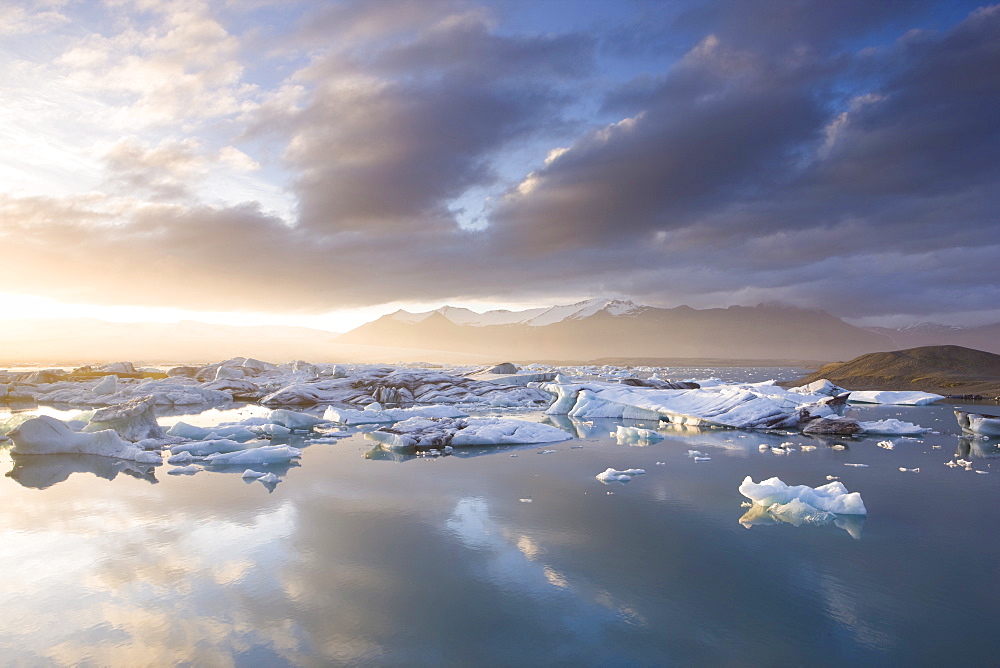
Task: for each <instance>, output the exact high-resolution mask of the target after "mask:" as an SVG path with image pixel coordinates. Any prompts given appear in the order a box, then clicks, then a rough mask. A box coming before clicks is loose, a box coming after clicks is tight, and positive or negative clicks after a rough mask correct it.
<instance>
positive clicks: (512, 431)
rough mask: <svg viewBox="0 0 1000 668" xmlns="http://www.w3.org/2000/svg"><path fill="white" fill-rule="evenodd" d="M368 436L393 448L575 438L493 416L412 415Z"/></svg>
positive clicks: (537, 425) (555, 431) (528, 442)
mask: <svg viewBox="0 0 1000 668" xmlns="http://www.w3.org/2000/svg"><path fill="white" fill-rule="evenodd" d="M365 437H366V438H368V439H370V440H373V441H378V442H379V443H384V444H386V445H388V446H389V447H392V448H438V447H444V446H446V445H452V446H467V445H513V444H535V443H555V442H558V441H566V440H569V439H571V438H573V437H572V436H571V435H569V434H567V433H566V432H565V431H563V430H562V429H559V428H558V427H553V426H551V425H546V424H539V423H537V422H527V421H524V420H510V419H504V418H493V417H479V418H465V419H452V418H423V417H413V418H409V419H407V420H403V421H402V422H398V423H396V424H395V425H394V426H392V427H380V428H379V429H376V430H375V431H371V432H368V433H367V434H365Z"/></svg>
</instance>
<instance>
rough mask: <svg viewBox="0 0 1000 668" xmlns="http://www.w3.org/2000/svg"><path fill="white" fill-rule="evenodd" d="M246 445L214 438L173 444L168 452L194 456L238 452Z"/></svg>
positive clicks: (244, 448)
mask: <svg viewBox="0 0 1000 668" xmlns="http://www.w3.org/2000/svg"><path fill="white" fill-rule="evenodd" d="M247 447H248V446H247V445H246V443H240V442H238V441H232V440H229V439H228V438H216V439H209V440H206V441H194V442H192V443H181V444H179V445H173V446H171V447H170V452H171V454H174V455H179V454H181V453H182V452H187V453H189V454H191V455H193V456H195V457H205V456H206V455H214V454H218V453H220V452H239V451H241V450H246V449H247Z"/></svg>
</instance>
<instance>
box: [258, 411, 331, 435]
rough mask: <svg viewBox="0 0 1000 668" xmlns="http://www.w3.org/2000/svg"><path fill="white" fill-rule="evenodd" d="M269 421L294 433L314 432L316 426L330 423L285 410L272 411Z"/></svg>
mask: <svg viewBox="0 0 1000 668" xmlns="http://www.w3.org/2000/svg"><path fill="white" fill-rule="evenodd" d="M269 419H270V421H271V422H272V423H273V424H278V425H281V426H282V427H286V428H287V429H290V430H292V431H312V429H313V427H315V426H316V425H318V424H323V423H325V422H329V420H326V419H324V418H318V417H316V416H315V415H309V414H308V413H300V412H298V411H290V410H288V409H285V408H276V409H274V410H273V411H271V415H270V417H269Z"/></svg>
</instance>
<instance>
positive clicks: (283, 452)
mask: <svg viewBox="0 0 1000 668" xmlns="http://www.w3.org/2000/svg"><path fill="white" fill-rule="evenodd" d="M301 456H302V451H301V450H299V449H298V448H293V447H291V446H290V445H262V446H260V447H259V448H250V449H247V450H239V451H236V452H220V453H216V454H212V455H208V456H206V457H205V463H206V464H208V465H210V466H248V465H255V464H263V465H266V464H284V463H286V462H290V461H291V460H292V459H295V458H296V457H301Z"/></svg>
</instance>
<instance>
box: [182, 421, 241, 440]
mask: <svg viewBox="0 0 1000 668" xmlns="http://www.w3.org/2000/svg"><path fill="white" fill-rule="evenodd" d="M167 434H169V435H170V436H178V437H180V438H186V439H188V440H191V441H203V440H205V439H209V438H228V439H230V440H232V441H240V442H244V441H249V440H252V439H254V438H257V434H255V433H253V432H252V431H250V430H249V429H247V428H246V427H245V426H243V425H241V424H221V425H217V426H215V427H212V428H210V429H207V428H205V427H196V426H194V425H191V424H188V423H186V422H183V421H181V422H176V423H174V425H173V426H172V427H170V429H168V430H167Z"/></svg>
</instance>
